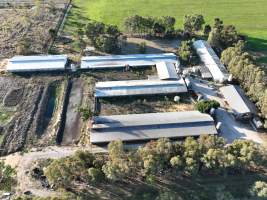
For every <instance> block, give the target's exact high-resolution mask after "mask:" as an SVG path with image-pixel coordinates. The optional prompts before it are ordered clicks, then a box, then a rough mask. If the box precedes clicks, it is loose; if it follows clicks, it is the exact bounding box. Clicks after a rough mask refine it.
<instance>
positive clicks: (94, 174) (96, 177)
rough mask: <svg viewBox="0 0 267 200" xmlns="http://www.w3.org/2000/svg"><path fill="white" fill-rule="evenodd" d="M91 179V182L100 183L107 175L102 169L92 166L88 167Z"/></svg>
mask: <svg viewBox="0 0 267 200" xmlns="http://www.w3.org/2000/svg"><path fill="white" fill-rule="evenodd" d="M88 175H89V180H90V182H91V183H100V182H102V181H103V180H104V178H105V176H104V174H103V172H102V171H101V170H100V169H96V168H94V167H91V168H89V169H88Z"/></svg>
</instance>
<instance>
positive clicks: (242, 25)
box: [70, 0, 267, 51]
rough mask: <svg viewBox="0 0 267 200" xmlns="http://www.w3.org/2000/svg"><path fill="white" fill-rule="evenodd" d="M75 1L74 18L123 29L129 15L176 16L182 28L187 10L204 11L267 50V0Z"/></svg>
mask: <svg viewBox="0 0 267 200" xmlns="http://www.w3.org/2000/svg"><path fill="white" fill-rule="evenodd" d="M74 5H75V6H74V8H73V9H72V13H71V14H72V16H71V17H70V20H71V21H73V22H74V21H76V22H77V21H79V20H82V17H86V18H90V19H95V20H98V21H102V22H104V23H108V24H115V25H118V26H119V27H120V28H121V29H122V30H123V21H124V19H125V17H127V16H131V15H134V14H139V15H143V16H163V15H169V16H174V17H176V20H177V23H176V26H177V27H180V28H182V22H183V17H184V15H185V14H192V13H196V14H203V15H204V17H205V20H206V22H207V23H210V24H212V23H213V19H214V18H215V17H219V18H221V19H222V20H223V21H224V23H225V24H233V25H235V26H236V27H237V28H238V30H239V31H240V32H241V33H243V34H246V35H248V36H249V41H250V43H249V44H250V45H251V47H253V49H254V50H258V51H267V1H266V0H74Z"/></svg>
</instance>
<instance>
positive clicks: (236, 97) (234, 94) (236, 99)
mask: <svg viewBox="0 0 267 200" xmlns="http://www.w3.org/2000/svg"><path fill="white" fill-rule="evenodd" d="M220 91H221V93H222V94H223V96H224V97H225V99H226V101H227V102H228V104H229V106H230V107H231V108H232V110H233V111H234V112H235V113H238V114H247V113H251V110H250V109H249V108H248V106H247V104H246V102H245V101H244V99H243V98H242V96H241V95H240V94H239V91H238V90H237V88H236V86H234V85H228V86H224V87H221V88H220Z"/></svg>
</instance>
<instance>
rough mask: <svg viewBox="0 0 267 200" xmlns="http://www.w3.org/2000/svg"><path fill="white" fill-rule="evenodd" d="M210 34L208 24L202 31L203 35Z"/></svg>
mask: <svg viewBox="0 0 267 200" xmlns="http://www.w3.org/2000/svg"><path fill="white" fill-rule="evenodd" d="M210 32H211V26H210V25H209V24H207V25H205V27H204V30H203V33H204V35H206V36H208V35H209V33H210Z"/></svg>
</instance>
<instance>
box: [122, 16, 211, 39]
mask: <svg viewBox="0 0 267 200" xmlns="http://www.w3.org/2000/svg"><path fill="white" fill-rule="evenodd" d="M175 23H176V19H175V18H174V17H172V16H161V17H152V16H149V17H143V16H139V15H134V16H129V17H127V18H126V19H125V21H124V27H125V30H126V32H127V33H129V34H131V35H135V36H153V37H164V38H172V37H176V36H182V35H189V36H190V35H193V34H194V33H196V32H198V31H201V30H202V28H203V25H204V24H205V20H204V17H203V16H202V15H199V14H192V15H185V16H184V22H183V28H184V29H183V30H181V29H176V28H175ZM207 27H208V26H207ZM207 27H205V30H208V28H207Z"/></svg>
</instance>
